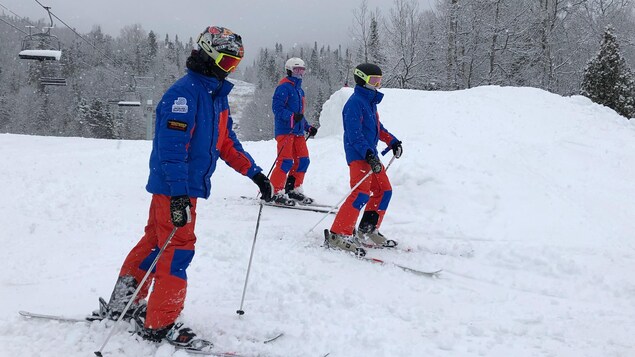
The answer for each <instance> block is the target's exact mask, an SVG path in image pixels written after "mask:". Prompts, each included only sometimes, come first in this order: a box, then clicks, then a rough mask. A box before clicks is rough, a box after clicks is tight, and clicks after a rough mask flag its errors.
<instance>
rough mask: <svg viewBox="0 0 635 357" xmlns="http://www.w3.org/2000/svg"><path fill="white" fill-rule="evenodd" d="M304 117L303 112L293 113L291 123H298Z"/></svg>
mask: <svg viewBox="0 0 635 357" xmlns="http://www.w3.org/2000/svg"><path fill="white" fill-rule="evenodd" d="M302 119H304V114H302V113H293V125H295V124H297V123H299V122H301V121H302Z"/></svg>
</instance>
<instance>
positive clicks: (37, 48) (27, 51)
mask: <svg viewBox="0 0 635 357" xmlns="http://www.w3.org/2000/svg"><path fill="white" fill-rule="evenodd" d="M44 9H45V10H46V11H47V12H48V15H49V20H50V21H51V23H50V25H49V26H47V27H44V28H43V29H42V32H41V33H35V34H34V33H32V30H33V28H34V26H27V28H28V29H29V34H28V35H26V36H25V37H24V38H23V39H22V49H21V51H20V53H19V54H18V57H20V58H21V59H27V60H38V61H59V60H60V58H61V57H62V46H61V43H60V40H59V38H57V36H54V35H51V29H52V28H53V16H52V15H51V7H50V6H44Z"/></svg>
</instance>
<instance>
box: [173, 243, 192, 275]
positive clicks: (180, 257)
mask: <svg viewBox="0 0 635 357" xmlns="http://www.w3.org/2000/svg"><path fill="white" fill-rule="evenodd" d="M192 258H194V251H193V250H189V249H176V250H175V251H174V256H173V257H172V264H170V275H173V276H176V277H177V278H181V279H183V280H187V274H186V273H185V270H186V269H187V267H188V266H189V265H190V262H191V261H192Z"/></svg>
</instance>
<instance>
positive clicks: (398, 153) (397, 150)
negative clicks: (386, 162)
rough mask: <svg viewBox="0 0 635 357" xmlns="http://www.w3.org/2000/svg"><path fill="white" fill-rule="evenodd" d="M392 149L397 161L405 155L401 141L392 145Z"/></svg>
mask: <svg viewBox="0 0 635 357" xmlns="http://www.w3.org/2000/svg"><path fill="white" fill-rule="evenodd" d="M390 148H391V149H392V153H393V155H395V159H398V158H400V157H401V154H402V153H403V148H402V147H401V141H399V140H397V141H395V143H394V144H392V146H391V147H390Z"/></svg>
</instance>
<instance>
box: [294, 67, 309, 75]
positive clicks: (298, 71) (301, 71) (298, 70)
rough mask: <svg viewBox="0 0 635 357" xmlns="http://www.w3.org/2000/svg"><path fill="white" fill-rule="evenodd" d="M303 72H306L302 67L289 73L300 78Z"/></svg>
mask: <svg viewBox="0 0 635 357" xmlns="http://www.w3.org/2000/svg"><path fill="white" fill-rule="evenodd" d="M304 72H306V68H304V67H293V70H292V71H291V73H293V74H297V75H300V76H303V75H304Z"/></svg>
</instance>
